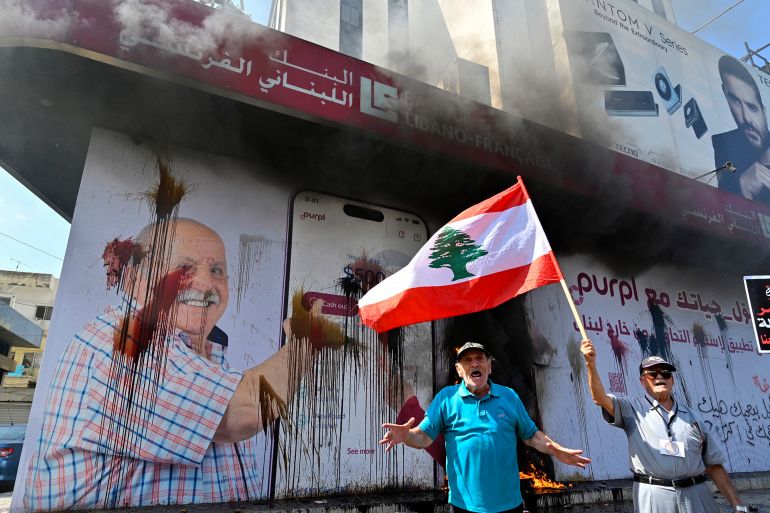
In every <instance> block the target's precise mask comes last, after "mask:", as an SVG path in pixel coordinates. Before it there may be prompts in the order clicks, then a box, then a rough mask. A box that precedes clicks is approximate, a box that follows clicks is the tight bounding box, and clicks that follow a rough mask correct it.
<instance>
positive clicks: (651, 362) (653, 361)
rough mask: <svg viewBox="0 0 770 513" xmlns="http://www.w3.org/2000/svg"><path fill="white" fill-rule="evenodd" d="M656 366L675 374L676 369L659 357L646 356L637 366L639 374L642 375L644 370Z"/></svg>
mask: <svg viewBox="0 0 770 513" xmlns="http://www.w3.org/2000/svg"><path fill="white" fill-rule="evenodd" d="M657 365H661V366H663V367H665V368H667V369H668V370H670V371H671V372H676V367H674V366H673V365H672V364H670V363H668V362H667V361H666V360H664V359H663V358H661V357H660V356H648V357H647V358H645V359H644V360H642V363H640V364H639V374H641V373H642V371H643V370H644V369H649V368H650V367H655V366H657Z"/></svg>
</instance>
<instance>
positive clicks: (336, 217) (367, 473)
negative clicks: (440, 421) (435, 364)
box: [13, 129, 434, 511]
mask: <svg viewBox="0 0 770 513" xmlns="http://www.w3.org/2000/svg"><path fill="white" fill-rule="evenodd" d="M275 175H276V173H273V176H275ZM269 176H270V173H269V172H268V170H265V169H261V168H257V167H255V166H254V165H248V164H245V163H243V162H238V161H234V160H232V159H226V158H222V157H216V156H212V155H207V154H201V153H196V152H192V151H186V150H181V149H174V148H158V147H156V145H154V144H152V143H138V144H137V143H136V142H135V141H132V140H131V139H129V138H128V137H127V136H124V135H122V134H117V133H114V132H108V131H104V130H98V129H97V130H94V132H93V135H92V140H91V146H90V148H89V152H88V157H87V161H86V164H85V170H84V173H83V179H82V183H81V186H80V191H79V195H78V201H77V206H76V210H75V215H74V218H73V223H72V230H71V234H70V241H69V246H68V249H67V255H66V259H65V264H64V269H63V272H62V280H61V286H60V289H59V294H60V295H59V297H58V302H57V305H60V306H58V307H57V309H56V310H57V311H56V313H55V314H54V318H53V319H52V324H51V327H50V334H49V337H48V343H47V347H46V351H45V356H44V360H43V370H42V372H41V374H40V379H39V381H38V384H37V391H36V394H35V399H34V405H33V408H32V414H31V415H30V424H29V428H28V432H27V437H26V443H25V447H24V454H23V462H22V464H21V467H20V471H19V476H18V480H17V486H16V489H15V491H14V493H15V495H14V502H13V509H14V510H15V511H50V510H62V509H86V508H104V507H107V508H111V507H123V506H148V505H156V504H181V503H193V502H194V503H204V502H230V501H241V500H249V499H261V498H267V497H272V496H277V497H299V496H308V495H323V494H328V493H346V492H348V493H349V492H351V491H363V490H366V491H373V490H378V489H382V488H384V487H390V488H392V487H411V488H432V487H433V483H434V463H433V461H434V460H433V456H432V455H431V452H430V451H415V450H406V451H405V450H403V449H399V450H397V451H393V452H392V453H388V454H385V452H384V451H383V450H381V449H380V448H379V446H378V445H377V441H378V439H379V437H380V435H381V434H382V429H381V427H380V426H381V424H382V423H383V422H388V421H395V420H397V419H402V418H403V417H404V416H405V415H406V419H408V418H409V417H410V416H421V415H422V412H423V408H424V407H425V406H427V403H428V401H429V400H430V398H431V394H432V388H433V386H432V373H431V372H430V369H431V368H432V356H431V355H432V333H431V328H430V325H420V326H414V327H410V328H408V329H404V330H398V331H394V332H391V333H390V334H388V335H387V336H382V337H378V336H377V335H376V333H374V332H373V331H370V330H368V329H367V328H364V327H362V326H361V325H360V321H359V319H358V315H357V310H356V301H357V299H358V298H359V297H360V295H361V294H362V292H364V291H366V290H368V288H369V287H371V286H373V285H374V284H376V283H378V282H379V281H381V280H382V279H384V278H385V277H386V276H388V275H389V274H391V273H392V272H394V271H395V270H397V269H399V268H400V267H401V266H403V265H404V264H405V263H406V262H408V261H409V259H410V258H411V257H412V255H413V253H414V252H415V251H416V250H417V248H419V246H420V245H421V244H422V243H423V242H424V238H425V237H426V234H427V232H426V227H425V224H424V223H423V221H422V220H421V219H420V218H419V217H418V216H417V215H414V214H413V213H410V212H403V211H397V210H393V209H388V208H385V207H381V206H378V205H369V204H364V203H361V202H355V201H351V200H348V199H345V198H337V197H334V196H329V195H321V194H317V193H314V192H312V191H303V192H302V193H296V191H294V190H290V189H289V187H288V186H287V185H285V184H279V183H277V182H275V181H274V180H272V179H271V178H270V177H269ZM282 298H283V299H282ZM418 366H419V367H420V369H421V370H420V372H418ZM425 369H428V371H427V372H426V371H425ZM402 421H403V420H402ZM405 469H407V470H408V471H405Z"/></svg>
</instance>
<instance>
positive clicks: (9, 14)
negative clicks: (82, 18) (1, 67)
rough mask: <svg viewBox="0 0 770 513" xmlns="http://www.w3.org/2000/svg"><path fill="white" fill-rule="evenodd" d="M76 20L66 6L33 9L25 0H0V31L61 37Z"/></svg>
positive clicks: (52, 37) (48, 37)
mask: <svg viewBox="0 0 770 513" xmlns="http://www.w3.org/2000/svg"><path fill="white" fill-rule="evenodd" d="M73 21H74V16H73V14H72V13H71V12H69V11H68V10H67V9H65V8H60V9H53V8H47V9H36V10H33V9H32V8H31V7H30V6H29V5H27V2H25V1H24V0H0V33H2V34H18V35H23V36H30V37H43V38H47V39H61V38H63V36H64V34H65V33H66V31H67V29H68V28H69V27H70V25H71V23H72V22H73Z"/></svg>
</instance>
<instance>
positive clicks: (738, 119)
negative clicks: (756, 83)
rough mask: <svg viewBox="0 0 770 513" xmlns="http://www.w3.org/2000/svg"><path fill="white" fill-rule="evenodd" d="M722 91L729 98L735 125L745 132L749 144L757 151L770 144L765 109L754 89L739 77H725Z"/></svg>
mask: <svg viewBox="0 0 770 513" xmlns="http://www.w3.org/2000/svg"><path fill="white" fill-rule="evenodd" d="M722 91H724V93H725V98H727V104H728V105H729V106H730V113H731V114H732V115H733V119H735V124H736V125H738V128H739V129H740V130H741V131H742V132H743V135H744V136H745V137H746V140H747V141H748V142H749V144H751V146H752V147H754V148H756V149H757V150H761V149H763V148H765V147H766V146H767V145H768V144H770V135H769V134H768V129H767V117H766V115H765V108H764V107H763V106H762V102H761V100H760V99H759V98H757V93H756V91H755V90H754V88H753V87H752V86H751V85H750V84H747V83H746V82H744V81H743V80H740V79H739V78H737V77H734V76H732V75H725V76H724V78H723V80H722Z"/></svg>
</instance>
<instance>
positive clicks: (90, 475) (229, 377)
mask: <svg viewBox="0 0 770 513" xmlns="http://www.w3.org/2000/svg"><path fill="white" fill-rule="evenodd" d="M111 244H112V245H111V246H110V245H108V248H109V251H105V265H106V266H107V268H108V284H112V285H114V286H116V287H118V288H119V289H120V292H121V296H122V298H121V302H120V304H119V305H118V306H110V307H107V308H106V310H105V311H104V312H103V313H102V314H101V315H99V316H98V317H97V318H96V319H95V320H93V321H92V322H90V323H89V324H88V325H86V326H85V327H84V328H83V329H82V330H81V331H80V332H79V333H78V334H77V335H75V337H74V338H73V339H72V340H71V341H70V342H69V344H68V345H67V347H66V348H65V349H64V351H63V353H62V355H61V357H60V359H59V362H58V364H57V367H56V370H55V375H54V377H53V380H52V388H51V390H50V395H49V397H48V400H47V404H46V408H45V412H44V418H43V426H42V431H41V435H40V438H39V439H38V440H35V441H34V443H35V445H36V452H35V453H34V454H33V455H32V459H31V462H30V469H29V473H28V480H27V486H26V494H25V497H24V499H25V506H26V508H27V509H28V510H30V511H50V510H62V509H86V508H97V507H120V506H142V505H155V504H180V503H199V502H227V501H238V500H247V499H250V498H251V499H253V498H257V497H258V496H259V493H260V486H261V485H260V480H261V477H260V475H259V472H258V469H257V467H256V462H255V461H254V460H255V456H254V447H253V445H254V441H253V437H254V436H255V434H256V433H257V432H259V431H260V430H262V429H263V428H264V427H265V426H266V425H267V423H268V422H269V421H270V420H271V417H272V416H274V415H275V414H276V413H275V410H276V409H278V408H280V405H281V403H283V404H285V401H286V400H287V393H288V392H287V389H286V387H287V385H286V379H285V373H286V372H285V369H286V365H287V362H286V360H287V354H286V352H287V348H286V346H284V348H283V349H281V350H279V351H278V352H277V353H276V354H274V355H273V356H272V357H270V358H268V359H267V360H265V361H264V362H263V363H261V364H259V365H257V366H255V367H253V368H250V369H247V370H246V371H244V372H240V371H236V370H233V369H231V368H230V367H229V366H228V363H227V359H226V349H227V347H226V346H227V335H226V334H225V333H224V332H223V331H222V330H220V329H219V328H218V327H217V326H216V324H217V322H218V321H219V320H220V319H221V318H222V315H223V314H224V313H225V310H226V309H227V305H228V298H229V292H228V275H227V255H226V254H225V245H224V243H223V242H222V239H221V238H220V236H219V235H218V234H217V233H216V232H215V231H214V230H212V229H211V228H209V227H208V226H206V225H204V224H202V223H200V222H197V221H194V220H192V219H183V218H179V219H173V220H171V221H163V222H160V223H155V224H151V225H149V226H147V227H145V228H144V229H143V230H142V231H141V232H140V233H139V234H138V235H137V237H136V238H135V239H128V240H127V241H117V240H115V241H113V243H111ZM260 397H261V398H262V400H260ZM266 398H270V399H272V401H271V404H272V406H270V405H267V406H266V404H265V400H266ZM268 402H270V401H268ZM271 408H272V409H271ZM30 442H32V441H31V440H30Z"/></svg>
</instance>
